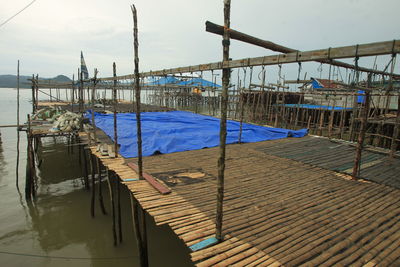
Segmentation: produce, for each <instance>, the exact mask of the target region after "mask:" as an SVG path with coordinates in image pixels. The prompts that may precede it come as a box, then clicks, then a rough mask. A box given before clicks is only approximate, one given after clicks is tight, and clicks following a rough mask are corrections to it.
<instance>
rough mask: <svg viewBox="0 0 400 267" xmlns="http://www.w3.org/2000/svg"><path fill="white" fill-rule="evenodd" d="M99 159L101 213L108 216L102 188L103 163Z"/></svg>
mask: <svg viewBox="0 0 400 267" xmlns="http://www.w3.org/2000/svg"><path fill="white" fill-rule="evenodd" d="M96 159H97V173H98V180H99V203H100V208H101V212H102V213H103V214H104V215H106V214H107V211H106V207H105V206H104V199H103V190H102V187H101V178H102V177H101V162H100V159H99V158H96Z"/></svg>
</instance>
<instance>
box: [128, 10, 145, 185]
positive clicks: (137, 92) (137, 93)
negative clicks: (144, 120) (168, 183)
mask: <svg viewBox="0 0 400 267" xmlns="http://www.w3.org/2000/svg"><path fill="white" fill-rule="evenodd" d="M131 10H132V14H133V38H134V45H133V47H134V53H135V59H134V61H135V99H136V129H137V145H138V169H139V178H140V179H143V161H142V127H141V121H140V84H139V50H138V47H139V39H138V25H137V12H136V8H135V5H132V6H131Z"/></svg>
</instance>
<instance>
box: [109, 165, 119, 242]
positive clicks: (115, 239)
mask: <svg viewBox="0 0 400 267" xmlns="http://www.w3.org/2000/svg"><path fill="white" fill-rule="evenodd" d="M106 175H107V183H108V190H109V193H110V205H111V214H112V233H113V238H114V246H117V243H118V239H117V231H116V224H115V203H114V190H113V186H112V181H111V178H110V171H109V170H108V168H106Z"/></svg>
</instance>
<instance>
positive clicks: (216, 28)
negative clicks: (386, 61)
mask: <svg viewBox="0 0 400 267" xmlns="http://www.w3.org/2000/svg"><path fill="white" fill-rule="evenodd" d="M206 31H207V32H211V33H215V34H218V35H223V34H224V27H223V26H220V25H218V24H215V23H212V22H210V21H206ZM229 34H230V38H232V39H235V40H238V41H242V42H245V43H249V44H252V45H256V46H260V47H263V48H266V49H270V50H272V51H276V52H280V53H294V52H297V51H298V50H297V49H293V48H289V47H286V46H283V45H279V44H276V43H273V42H271V41H266V40H262V39H259V38H257V37H254V36H251V35H248V34H245V33H242V32H239V31H236V30H233V29H229ZM317 62H320V63H325V64H331V65H334V66H339V67H342V68H346V69H353V70H355V69H357V70H359V71H363V72H368V73H374V74H380V75H389V74H390V73H388V72H385V71H379V70H374V69H369V68H364V67H360V66H358V67H356V66H355V65H352V64H348V63H345V62H341V61H337V60H332V59H331V60H329V59H322V60H317ZM394 76H396V77H397V78H400V75H397V74H395V75H394Z"/></svg>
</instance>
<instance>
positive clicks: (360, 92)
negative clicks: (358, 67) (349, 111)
mask: <svg viewBox="0 0 400 267" xmlns="http://www.w3.org/2000/svg"><path fill="white" fill-rule="evenodd" d="M357 93H359V94H365V92H364V91H363V90H358V91H357ZM357 103H358V104H364V103H365V96H363V95H359V96H357Z"/></svg>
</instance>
